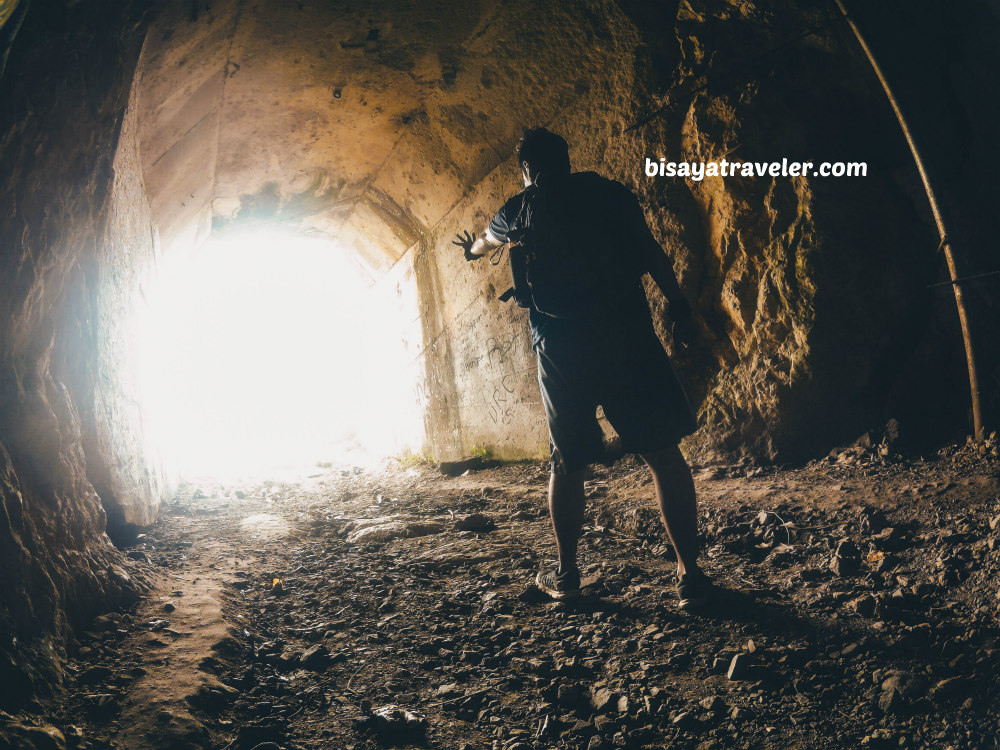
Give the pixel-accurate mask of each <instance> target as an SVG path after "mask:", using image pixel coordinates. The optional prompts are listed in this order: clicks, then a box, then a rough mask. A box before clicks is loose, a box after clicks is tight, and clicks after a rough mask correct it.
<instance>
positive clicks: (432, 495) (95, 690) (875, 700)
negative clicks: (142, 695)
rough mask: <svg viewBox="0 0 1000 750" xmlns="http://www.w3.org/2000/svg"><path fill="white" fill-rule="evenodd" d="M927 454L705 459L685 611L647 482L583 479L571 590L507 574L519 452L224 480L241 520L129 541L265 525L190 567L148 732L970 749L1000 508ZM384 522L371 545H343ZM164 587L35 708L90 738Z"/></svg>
mask: <svg viewBox="0 0 1000 750" xmlns="http://www.w3.org/2000/svg"><path fill="white" fill-rule="evenodd" d="M963 455H964V454H963ZM928 466H929V465H926V464H916V465H914V466H913V467H910V468H907V464H905V463H903V462H899V461H897V462H893V463H889V464H885V465H884V466H882V468H881V469H880V471H882V472H883V474H880V475H878V477H876V478H877V479H878V481H879V483H880V484H879V492H880V493H881V494H880V495H879V496H877V497H876V496H873V495H870V496H867V499H864V498H862V497H861V494H860V493H861V490H862V488H864V486H865V484H864V482H862V481H860V479H859V474H858V473H857V472H860V471H862V470H864V471H871V469H870V468H866V469H859V468H858V467H855V466H850V467H844V466H842V465H837V464H827V468H818V465H817V466H813V467H809V468H807V469H803V470H799V471H798V472H788V473H780V472H771V473H768V474H766V475H762V476H760V477H758V478H754V479H750V480H748V479H746V478H744V477H743V476H742V475H741V474H739V473H738V472H735V473H732V474H731V476H734V477H739V478H737V479H731V478H728V477H729V476H730V474H729V473H728V470H727V475H726V477H721V478H719V479H715V480H712V483H713V486H716V487H718V489H717V490H716V491H717V492H718V493H719V494H718V495H717V496H712V497H706V498H705V499H704V501H703V503H702V508H701V519H700V524H701V528H702V533H703V535H704V549H705V551H704V555H703V559H704V560H705V563H706V567H707V569H708V570H709V572H710V573H711V574H712V576H713V577H714V578H715V580H716V581H717V583H718V584H719V585H720V587H721V596H722V597H723V598H722V600H721V602H719V603H718V604H717V606H715V607H714V608H713V609H711V610H710V611H706V612H704V613H682V612H678V611H677V610H676V607H675V597H676V594H675V592H674V589H673V582H672V570H673V564H674V563H673V561H672V560H671V559H670V558H669V557H668V556H667V554H666V548H667V547H668V546H669V545H668V543H667V542H666V540H665V539H664V537H663V532H662V531H661V530H660V528H659V527H658V524H657V518H656V511H655V509H654V508H653V507H652V503H651V502H650V503H646V504H645V505H643V504H641V503H637V502H636V498H643V497H646V498H648V497H650V496H651V488H650V487H649V485H648V481H647V479H646V475H645V473H644V472H642V471H638V470H637V469H638V467H637V466H634V465H633V466H630V465H629V464H628V463H624V462H623V464H622V465H621V466H617V467H615V468H614V469H613V470H604V469H601V470H598V472H597V477H596V481H592V482H591V484H593V486H594V487H595V488H599V489H600V492H601V494H602V497H601V498H600V500H597V501H594V503H593V508H592V511H591V512H592V513H593V514H594V517H592V518H591V517H588V519H587V527H586V530H585V533H584V536H583V539H582V540H581V562H582V564H583V574H584V580H585V584H586V590H587V592H588V596H587V597H586V598H585V599H583V600H578V601H576V602H573V603H567V602H562V601H552V600H551V599H549V597H547V596H546V595H545V594H544V593H543V592H541V591H540V590H539V589H538V588H537V587H536V586H534V584H533V580H534V574H535V572H536V571H537V570H539V569H542V568H545V567H546V566H548V565H551V564H552V557H551V555H552V554H553V549H552V546H551V530H550V528H549V526H548V524H547V523H545V522H544V521H545V520H546V516H545V487H544V467H535V466H532V465H525V466H512V467H504V468H501V469H489V470H484V472H483V473H480V474H477V475H476V476H475V477H468V478H462V479H443V478H441V477H440V476H438V475H437V473H436V472H433V471H428V470H426V469H424V470H423V471H420V472H417V475H416V476H413V475H409V474H406V473H401V474H400V476H398V477H393V476H391V475H385V474H383V475H374V474H366V475H353V474H352V475H350V476H347V477H342V478H337V479H335V480H334V481H333V482H332V483H331V484H329V485H326V486H322V487H317V489H315V490H305V489H301V488H297V487H295V486H292V485H289V486H287V487H286V488H284V489H281V488H278V486H277V485H273V486H272V487H271V488H270V490H269V489H268V488H267V487H262V488H259V489H258V488H247V498H248V499H247V500H246V501H244V502H243V503H240V504H239V510H237V508H236V507H235V506H234V508H232V509H230V510H227V511H225V512H223V513H221V514H220V515H218V516H197V515H194V514H193V512H194V510H195V509H196V507H194V506H192V507H189V510H191V511H192V515H182V516H168V517H167V520H165V521H164V522H163V524H162V525H161V526H159V527H156V528H154V529H153V530H151V531H150V532H149V534H148V537H149V538H148V539H146V540H144V542H145V543H147V544H149V545H150V547H149V549H150V550H152V551H151V556H152V559H153V563H154V565H162V566H163V567H164V568H165V570H166V571H168V572H171V571H174V570H177V569H179V567H178V566H184V565H186V564H188V563H187V562H186V560H187V559H188V556H189V555H190V554H191V548H190V546H182V545H181V544H180V543H181V542H182V541H184V542H189V541H194V542H195V543H200V542H199V541H198V538H195V537H192V536H191V534H192V528H193V527H192V526H191V524H196V525H200V526H201V527H202V528H204V532H203V533H204V537H203V538H202V541H204V540H207V539H225V538H226V533H227V532H226V530H227V529H238V528H240V519H241V516H242V515H245V514H247V513H258V512H263V511H265V510H267V511H268V512H271V513H272V514H280V516H281V517H282V518H285V519H288V524H289V526H290V529H291V531H290V533H289V535H287V536H285V537H282V538H270V539H268V540H260V541H257V542H255V544H256V545H257V546H256V547H254V548H252V549H250V548H241V552H242V554H243V556H244V557H245V559H240V558H237V557H236V556H232V557H233V558H235V559H236V563H235V568H234V567H233V563H231V562H230V563H226V564H221V560H220V564H219V566H218V568H217V569H212V568H206V569H204V570H203V571H201V572H200V573H199V575H205V576H214V577H215V580H217V581H219V586H218V589H219V591H220V592H222V596H224V597H225V601H226V612H227V614H226V618H227V620H228V622H229V624H230V627H229V630H228V634H227V635H225V636H224V637H222V638H221V639H219V640H218V642H216V643H215V646H214V648H213V650H212V651H211V652H210V653H209V654H206V655H205V658H203V659H202V660H201V662H200V665H199V669H200V671H201V672H202V673H203V675H204V679H202V680H201V681H200V683H199V684H200V687H198V688H197V689H195V690H193V691H192V692H191V695H190V696H189V697H188V699H187V701H186V705H187V706H188V707H189V708H190V711H191V712H192V716H193V717H195V718H194V719H193V720H194V721H196V722H197V723H196V724H191V725H190V726H189V727H188V729H190V732H188V730H187V729H185V728H184V727H185V726H187V725H185V724H184V722H183V721H182V718H183V716H182V714H179V713H173V714H170V717H168V718H166V719H164V720H163V722H161V723H160V724H158V725H157V726H158V727H159V729H158V730H157V731H161V732H162V736H163V737H167V736H169V737H172V738H175V739H176V742H175V744H171V745H170V746H171V747H173V746H175V745H176V746H178V747H181V746H189V747H208V746H214V745H212V744H211V743H209V742H208V741H206V740H205V738H206V737H209V738H210V739H211V740H212V742H214V743H215V745H217V746H219V747H225V746H226V745H227V744H229V743H230V742H232V743H233V745H232V750H251V749H252V748H254V747H256V746H259V745H262V744H264V746H265V747H269V745H267V744H265V743H272V744H271V745H270V747H274V746H277V747H279V748H281V750H288V749H289V748H294V747H302V748H309V747H316V746H318V745H320V744H325V746H329V747H348V746H351V745H353V746H354V747H355V748H357V750H370V749H373V748H375V747H377V746H404V747H412V746H414V745H422V744H426V745H427V746H439V747H454V748H461V747H463V746H466V747H467V748H470V750H480V749H481V748H483V749H485V748H491V749H492V748H494V747H495V748H498V749H499V750H512V749H516V748H523V747H528V748H531V750H549V748H555V747H566V748H580V749H583V748H588V749H591V750H599V749H600V748H604V749H606V750H611V748H633V747H634V748H637V750H639V749H640V748H641V749H643V750H645V748H659V747H663V746H664V745H665V742H668V741H669V742H670V743H671V744H672V745H676V746H678V747H691V748H704V749H707V748H719V749H721V748H730V747H732V748H738V750H750V749H751V748H754V747H768V746H772V745H774V746H777V745H776V744H775V743H779V744H780V743H781V742H784V741H785V740H787V741H788V742H790V743H798V744H799V745H802V746H818V745H817V743H819V740H818V739H817V738H823V741H822V743H821V744H823V746H830V747H865V748H868V747H888V746H890V744H891V746H893V747H902V745H900V744H899V741H900V738H904V737H905V738H907V742H908V743H909V744H908V745H906V746H907V747H913V748H927V749H928V750H930V748H935V749H936V748H939V747H940V748H945V747H948V746H949V745H951V746H952V747H954V748H956V750H957V748H959V747H970V748H971V747H980V748H983V749H984V750H985V748H987V747H989V744H988V738H990V737H992V733H993V730H994V725H993V719H992V718H991V717H992V716H993V714H992V713H991V712H992V711H995V710H997V706H998V700H1000V690H998V687H997V685H996V684H995V681H992V680H990V679H988V678H987V677H986V676H988V675H989V674H992V671H993V670H995V667H996V664H997V658H998V657H997V654H998V653H1000V649H998V644H1000V630H998V627H997V625H996V616H997V613H998V609H1000V598H998V596H997V593H998V586H997V584H996V580H998V576H1000V559H997V558H996V556H995V553H994V552H993V551H992V549H991V548H990V546H989V542H990V540H994V539H998V538H1000V523H994V524H992V525H991V521H993V519H995V518H996V517H997V516H998V515H1000V499H998V498H997V496H996V494H995V492H994V491H993V490H987V491H985V492H983V491H980V490H979V489H978V488H979V487H983V486H985V487H991V488H992V487H994V486H995V485H993V484H989V482H990V481H991V480H989V479H983V478H981V477H982V475H975V476H970V479H969V484H968V485H966V484H964V482H965V480H964V479H963V478H962V477H961V476H956V475H955V474H954V472H952V471H951V467H952V464H951V463H950V462H948V463H946V464H945V467H944V469H945V470H942V471H940V472H935V471H934V470H932V469H931V468H928ZM822 472H827V473H826V474H824V473H822ZM864 479H865V481H871V477H864ZM925 485H926V486H925ZM748 487H749V489H748ZM912 487H918V488H920V487H923V489H921V490H919V493H918V494H916V495H914V494H913V493H911V492H910V491H909V490H910V488H912ZM525 488H528V489H527V490H525ZM965 488H968V489H965ZM206 491H208V488H207V487H206ZM526 492H527V494H526ZM977 492H978V493H979V494H975V493H977ZM379 495H381V496H382V497H383V498H386V497H390V498H397V499H395V500H392V501H390V502H383V503H381V504H379V503H377V502H375V499H376V498H377V497H378V496H379ZM751 497H752V498H755V499H754V500H753V501H752V502H751V501H749V498H751ZM885 498H889V499H885ZM892 498H895V499H892ZM925 499H926V501H925ZM206 502H213V503H214V502H215V500H211V501H206ZM386 508H388V509H391V512H390V513H385V512H384V509H386ZM380 510H381V511H382V512H379V511H380ZM192 519H197V520H192ZM494 519H502V523H500V524H496V522H495V520H494ZM227 524H228V526H227ZM194 528H198V526H196V527H194ZM386 528H388V529H391V530H392V533H391V534H386V536H384V537H381V538H380V540H379V541H377V542H375V541H370V540H371V539H372V538H373V537H365V536H362V535H359V532H362V531H367V530H369V529H382V530H383V531H384V530H385V529H386ZM383 531H380V532H379V533H383ZM425 532H429V533H425ZM956 581H957V582H958V583H955V582H956ZM223 582H226V585H223ZM237 584H238V585H237ZM276 591H278V592H280V595H276ZM167 593H169V591H168V592H167ZM163 601H164V599H162V598H161V599H159V600H158V601H157V602H156V603H155V606H154V609H153V611H152V613H151V614H147V615H146V616H144V617H138V616H136V615H134V614H133V613H131V612H130V611H128V610H123V611H122V612H110V613H104V614H103V615H101V616H100V617H99V618H96V619H95V620H94V621H92V622H91V623H90V624H89V625H88V626H87V630H86V631H85V632H81V633H80V635H79V637H78V641H79V644H78V646H77V647H76V650H75V651H74V652H73V654H72V659H73V661H72V662H71V663H70V665H69V671H68V676H69V677H68V684H69V686H70V687H69V691H68V692H69V695H70V700H69V704H68V705H69V707H68V709H67V711H68V713H67V717H66V718H67V721H65V722H64V723H60V722H55V721H53V722H52V723H53V725H54V726H56V727H58V728H59V729H60V730H62V731H63V732H64V733H65V732H66V731H67V730H66V728H65V727H66V726H68V725H70V724H72V725H74V726H77V727H82V728H83V729H82V732H83V734H84V735H85V736H86V737H87V740H86V742H88V743H89V744H90V746H91V748H96V747H101V746H104V745H102V744H101V743H104V744H105V745H107V746H111V745H109V744H108V743H105V742H104V741H105V738H107V737H113V736H115V735H114V733H115V732H116V731H120V729H116V727H117V726H118V723H119V722H120V717H121V710H120V709H121V707H122V706H123V705H127V701H128V700H129V698H128V690H129V685H130V684H132V683H133V682H134V681H135V680H137V679H141V678H142V670H143V665H144V664H145V660H147V659H148V660H157V659H162V658H163V657H162V656H161V655H162V654H164V653H165V651H164V645H165V644H166V643H167V642H175V641H177V640H178V639H180V641H181V642H183V638H184V636H183V635H182V634H173V632H172V629H171V628H170V624H169V622H168V621H167V620H165V619H162V618H159V617H156V615H157V614H165V611H164V610H161V609H160V606H161V603H162V602H163ZM172 601H175V602H177V604H178V605H180V603H181V602H184V603H185V605H187V602H188V599H187V598H183V599H172ZM136 633H145V635H146V637H147V638H153V639H157V640H158V641H159V643H160V645H159V646H157V645H155V644H152V643H151V642H148V641H147V642H146V645H142V644H143V642H142V641H130V640H129V639H130V638H132V637H133V635H132V634H136ZM129 643H134V645H132V646H125V647H123V645H124V644H129ZM359 705H360V710H359ZM373 705H374V706H376V707H378V708H373ZM945 722H946V723H945ZM20 723H22V724H28V722H26V721H22V722H20ZM35 723H42V722H35ZM46 723H48V722H46ZM185 732H188V733H187V734H185ZM0 736H2V735H0ZM665 738H667V739H665ZM670 738H673V739H672V740H671V739H670ZM67 743H69V737H68V735H67ZM184 743H187V744H186V745H185V744H184ZM199 743H200V744H199ZM310 743H311V744H310ZM887 743H888V744H887ZM892 743H895V744H892ZM77 744H79V743H77ZM2 746H3V745H2V744H0V747H2ZM80 746H81V747H85V745H80ZM91 748H88V750H91Z"/></svg>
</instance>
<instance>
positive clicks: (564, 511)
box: [549, 470, 587, 572]
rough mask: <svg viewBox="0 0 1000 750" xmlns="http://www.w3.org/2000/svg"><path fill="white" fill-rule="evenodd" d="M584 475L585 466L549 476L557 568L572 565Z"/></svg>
mask: <svg viewBox="0 0 1000 750" xmlns="http://www.w3.org/2000/svg"><path fill="white" fill-rule="evenodd" d="M585 476H586V470H583V471H577V472H574V473H573V474H565V475H560V474H552V476H551V477H550V478H549V516H550V517H551V518H552V530H553V531H554V532H555V533H556V547H557V548H558V550H559V570H560V571H561V572H565V571H567V570H572V569H574V568H576V548H577V543H578V542H579V541H580V530H581V529H582V527H583V511H584V507H585V506H586V503H587V497H586V494H585V493H584V489H583V480H584V477H585Z"/></svg>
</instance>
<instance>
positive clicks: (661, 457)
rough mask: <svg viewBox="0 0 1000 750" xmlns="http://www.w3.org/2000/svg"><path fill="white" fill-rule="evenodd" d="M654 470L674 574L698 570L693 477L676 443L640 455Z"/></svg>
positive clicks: (654, 480) (696, 512)
mask: <svg viewBox="0 0 1000 750" xmlns="http://www.w3.org/2000/svg"><path fill="white" fill-rule="evenodd" d="M642 460H643V461H645V462H646V465H647V466H649V469H650V471H652V473H653V486H654V488H655V489H656V500H657V502H658V503H659V504H660V516H661V517H662V518H663V525H664V526H665V527H666V529H667V534H668V536H669V537H670V543H671V544H672V545H673V546H674V551H675V552H676V553H677V574H678V575H684V574H685V573H697V572H698V563H697V557H698V508H697V503H696V500H695V492H694V480H693V479H692V478H691V469H690V468H688V465H687V462H686V461H685V460H684V456H682V455H681V452H680V449H679V448H677V446H673V447H672V448H667V449H665V450H662V451H657V452H656V453H649V454H643V456H642Z"/></svg>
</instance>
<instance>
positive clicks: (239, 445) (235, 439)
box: [134, 223, 421, 481]
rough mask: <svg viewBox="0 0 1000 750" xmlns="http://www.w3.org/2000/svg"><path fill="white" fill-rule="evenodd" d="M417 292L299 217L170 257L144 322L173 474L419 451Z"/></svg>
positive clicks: (148, 403)
mask: <svg viewBox="0 0 1000 750" xmlns="http://www.w3.org/2000/svg"><path fill="white" fill-rule="evenodd" d="M387 291H388V294H389V295H391V296H392V299H389V298H387V294H386V292H387ZM413 301H414V300H413V298H412V296H411V297H408V298H407V299H403V294H402V289H401V288H399V287H398V286H394V287H393V288H391V289H388V290H387V289H386V285H384V284H382V285H380V284H379V283H377V282H373V281H372V279H371V277H370V275H369V274H367V273H366V272H365V269H364V267H363V266H362V264H361V263H360V262H359V261H358V260H357V259H356V258H355V257H353V254H352V252H351V251H350V250H348V249H345V248H344V247H342V246H339V245H338V244H337V243H336V242H335V241H332V240H331V239H330V238H328V237H316V236H310V235H308V234H305V233H302V232H300V231H296V230H295V229H293V228H290V227H287V226H284V227H283V226H281V225H276V224H261V223H253V224H251V225H249V226H245V225H240V226H238V227H235V228H229V229H227V230H225V231H222V232H219V233H215V234H213V235H211V236H210V237H209V238H208V239H207V240H206V241H205V242H204V243H203V244H202V245H201V246H200V247H196V248H186V249H184V248H178V249H174V250H173V251H172V252H171V253H169V254H166V255H165V256H164V257H163V258H161V260H160V263H159V267H158V271H157V274H156V281H155V282H154V283H153V284H152V285H151V287H150V289H148V290H147V292H146V294H145V295H144V296H143V299H142V304H141V306H140V307H139V309H138V310H137V311H136V312H135V315H136V322H135V328H134V331H135V336H136V338H135V345H136V356H137V367H138V393H139V397H140V399H141V402H142V409H143V414H144V417H145V427H146V431H147V433H148V434H147V439H148V440H149V441H150V442H151V443H152V446H153V450H154V452H156V453H157V454H159V455H160V456H161V457H162V460H163V463H164V467H165V470H166V471H167V473H168V474H169V475H171V476H172V477H174V478H175V479H176V480H180V481H194V480H196V479H202V478H204V479H216V480H233V479H253V478H260V477H262V476H279V475H283V474H284V475H301V474H302V473H304V472H307V471H308V470H309V469H310V468H311V467H315V465H316V464H317V463H320V464H325V465H329V464H338V465H340V464H347V465H350V466H372V465H374V464H375V463H377V462H379V461H380V460H382V459H384V458H386V457H387V456H390V455H396V454H399V453H402V452H407V451H410V452H412V451H414V450H416V449H417V448H419V444H420V440H421V435H420V428H421V422H420V415H419V413H418V411H417V408H416V403H415V400H414V397H413V390H414V387H415V381H414V380H413V377H414V368H413V365H412V359H413V356H414V355H413V352H412V351H410V349H409V347H408V342H407V341H406V338H405V336H404V335H403V331H404V329H405V322H406V321H407V320H408V319H410V318H412V317H415V316H416V314H417V313H416V311H415V310H413V309H408V308H407V302H408V303H409V304H410V306H411V307H412V304H413Z"/></svg>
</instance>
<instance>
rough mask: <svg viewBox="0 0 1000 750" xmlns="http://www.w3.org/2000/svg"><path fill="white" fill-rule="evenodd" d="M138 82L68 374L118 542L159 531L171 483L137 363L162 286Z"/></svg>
mask: <svg viewBox="0 0 1000 750" xmlns="http://www.w3.org/2000/svg"><path fill="white" fill-rule="evenodd" d="M137 82H138V77H137V78H136V82H134V83H133V85H132V93H131V96H130V97H129V105H128V109H127V110H126V112H125V116H124V121H123V123H122V128H121V135H120V137H119V139H118V145H117V149H116V151H115V160H114V166H113V172H114V182H113V185H112V189H111V197H110V202H109V206H108V213H107V216H106V223H105V228H104V233H103V236H102V237H101V240H100V242H99V243H98V245H97V247H96V251H97V255H96V258H95V259H94V261H95V262H94V263H92V264H90V266H89V271H88V274H87V279H86V282H85V285H82V286H83V287H84V288H85V289H86V290H87V292H88V294H89V296H90V299H89V301H88V303H89V306H90V309H91V310H92V313H93V318H92V319H91V332H92V338H91V340H90V341H89V342H88V345H87V346H86V347H85V348H84V349H83V351H81V357H82V358H81V360H80V361H79V362H78V363H75V364H74V366H73V369H72V371H70V372H67V373H66V377H67V378H71V377H72V375H73V373H74V372H75V373H80V375H82V376H83V377H82V381H83V382H82V383H81V389H80V393H79V395H78V400H79V403H80V410H81V414H82V417H83V423H84V426H85V432H84V450H85V453H86V456H87V477H88V478H89V479H90V481H91V483H92V484H93V485H94V487H95V489H96V490H97V492H98V494H99V495H100V496H101V500H102V501H103V504H104V508H105V510H106V511H107V514H108V533H109V534H111V536H112V537H113V538H114V537H115V536H116V534H126V535H127V534H129V533H132V532H133V531H134V530H135V529H136V528H139V527H143V526H148V525H150V524H152V523H153V522H154V521H155V520H156V516H157V512H158V510H159V502H160V500H161V498H162V497H163V496H164V495H165V492H166V484H167V482H166V478H165V474H164V471H163V468H162V466H161V462H160V458H159V455H158V453H157V451H156V448H155V446H153V445H151V444H150V443H149V442H148V441H147V440H146V439H145V435H144V432H143V421H142V407H141V400H142V394H141V392H140V383H139V380H138V373H137V370H136V362H135V343H136V340H137V338H138V336H140V335H141V330H140V329H139V327H138V326H139V312H140V310H141V309H142V308H143V305H144V299H145V297H144V294H143V290H144V289H145V288H146V287H148V286H149V284H150V283H152V281H153V280H154V277H155V275H156V258H157V254H158V242H157V229H156V227H155V225H154V223H153V218H152V214H151V212H150V207H149V204H148V203H147V201H146V193H145V189H144V186H143V179H142V177H143V175H142V168H141V166H140V162H139V141H138V131H139V129H138V122H137V119H138V117H137V109H138V108H137V106H136V90H137ZM80 340H81V341H83V340H84V339H83V337H81V339H80ZM88 356H89V360H88ZM87 386H89V390H85V389H86V388H87Z"/></svg>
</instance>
